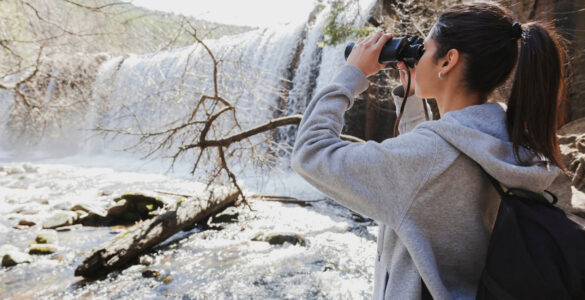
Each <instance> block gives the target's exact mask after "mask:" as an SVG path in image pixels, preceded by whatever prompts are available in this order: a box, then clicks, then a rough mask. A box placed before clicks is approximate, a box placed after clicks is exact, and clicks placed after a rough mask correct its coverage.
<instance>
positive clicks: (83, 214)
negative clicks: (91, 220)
mask: <svg viewBox="0 0 585 300" xmlns="http://www.w3.org/2000/svg"><path fill="white" fill-rule="evenodd" d="M75 213H76V214H77V222H80V221H81V220H83V219H85V218H87V217H88V216H89V214H88V213H86V212H85V211H83V210H76V211H75Z"/></svg>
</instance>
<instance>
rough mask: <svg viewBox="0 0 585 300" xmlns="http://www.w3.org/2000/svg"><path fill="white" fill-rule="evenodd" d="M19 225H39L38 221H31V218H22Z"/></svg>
mask: <svg viewBox="0 0 585 300" xmlns="http://www.w3.org/2000/svg"><path fill="white" fill-rule="evenodd" d="M18 225H21V226H35V225H37V223H35V222H33V221H29V220H25V219H22V220H20V221H18Z"/></svg>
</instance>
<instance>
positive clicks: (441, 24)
mask: <svg viewBox="0 0 585 300" xmlns="http://www.w3.org/2000/svg"><path fill="white" fill-rule="evenodd" d="M520 35H521V30H520V28H518V27H517V26H516V27H515V26H514V20H513V19H512V17H511V16H510V15H509V14H508V13H507V12H506V11H505V10H504V9H502V8H501V7H499V6H498V5H495V4H492V3H481V2H480V3H470V4H462V5H457V6H453V7H451V8H449V9H447V10H446V11H445V12H443V14H441V16H440V17H439V21H438V22H437V23H436V24H435V26H434V27H433V30H432V31H431V34H430V36H431V38H432V39H433V41H435V43H436V45H437V50H436V51H435V53H434V59H435V61H437V60H439V59H440V58H442V57H444V56H445V55H446V54H447V52H448V51H449V50H450V49H457V50H458V51H459V53H460V54H461V57H462V58H463V60H464V69H463V80H464V86H465V87H466V88H467V89H469V90H471V91H474V92H477V93H479V94H480V95H483V96H487V95H488V94H489V93H491V92H492V91H493V90H494V89H495V88H496V87H498V86H500V85H502V84H503V83H504V82H505V81H506V79H507V78H508V76H509V75H510V73H511V72H512V70H513V68H514V65H515V64H516V59H517V58H518V39H519V38H520Z"/></svg>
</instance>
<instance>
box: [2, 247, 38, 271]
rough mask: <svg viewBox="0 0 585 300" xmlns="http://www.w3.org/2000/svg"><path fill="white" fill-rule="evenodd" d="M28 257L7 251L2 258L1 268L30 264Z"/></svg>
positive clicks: (18, 252)
mask: <svg viewBox="0 0 585 300" xmlns="http://www.w3.org/2000/svg"><path fill="white" fill-rule="evenodd" d="M31 260H32V259H31V257H30V255H28V254H26V253H23V252H20V250H19V251H8V252H7V253H6V254H4V256H2V266H3V267H12V266H16V265H18V264H22V263H30V262H31Z"/></svg>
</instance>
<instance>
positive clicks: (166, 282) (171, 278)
mask: <svg viewBox="0 0 585 300" xmlns="http://www.w3.org/2000/svg"><path fill="white" fill-rule="evenodd" d="M171 281H173V277H171V276H167V277H165V278H164V279H163V280H162V282H163V283H164V284H169V283H170V282H171Z"/></svg>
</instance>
